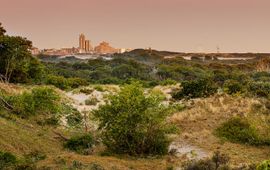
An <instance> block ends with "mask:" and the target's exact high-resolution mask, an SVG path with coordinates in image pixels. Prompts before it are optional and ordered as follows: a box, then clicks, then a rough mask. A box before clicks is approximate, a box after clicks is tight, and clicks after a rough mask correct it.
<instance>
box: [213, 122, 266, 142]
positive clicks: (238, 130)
mask: <svg viewBox="0 0 270 170" xmlns="http://www.w3.org/2000/svg"><path fill="white" fill-rule="evenodd" d="M216 134H217V136H219V137H221V138H224V139H227V140H229V141H231V142H236V143H244V144H251V145H263V144H266V141H263V140H262V139H260V137H259V135H258V134H257V130H256V129H255V128H254V127H253V126H252V125H251V124H250V123H249V122H248V121H247V120H246V119H245V118H239V117H235V118H232V119H230V120H228V121H227V122H225V123H223V124H222V125H221V126H220V127H218V128H217V129H216Z"/></svg>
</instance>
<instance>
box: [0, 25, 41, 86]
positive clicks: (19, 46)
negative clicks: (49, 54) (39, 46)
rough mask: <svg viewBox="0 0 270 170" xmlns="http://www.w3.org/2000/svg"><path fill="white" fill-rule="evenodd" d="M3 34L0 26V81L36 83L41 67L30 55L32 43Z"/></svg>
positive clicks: (3, 31)
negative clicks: (32, 81)
mask: <svg viewBox="0 0 270 170" xmlns="http://www.w3.org/2000/svg"><path fill="white" fill-rule="evenodd" d="M4 33H5V30H4V29H3V28H2V27H1V25H0V80H1V81H2V82H14V83H26V82H31V79H33V80H34V81H37V80H38V79H39V77H41V76H42V74H43V67H42V65H41V63H40V62H39V61H38V60H37V59H36V58H34V57H33V56H32V55H31V53H30V49H31V48H32V42H31V41H29V40H27V39H26V38H23V37H19V36H8V35H4Z"/></svg>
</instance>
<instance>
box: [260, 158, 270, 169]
mask: <svg viewBox="0 0 270 170" xmlns="http://www.w3.org/2000/svg"><path fill="white" fill-rule="evenodd" d="M269 169H270V160H266V161H263V162H262V163H260V164H259V165H258V166H257V170H269Z"/></svg>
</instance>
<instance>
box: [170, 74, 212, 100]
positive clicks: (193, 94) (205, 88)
mask: <svg viewBox="0 0 270 170" xmlns="http://www.w3.org/2000/svg"><path fill="white" fill-rule="evenodd" d="M181 87H182V89H181V90H180V91H179V92H177V93H175V94H173V98H175V99H182V98H198V97H208V96H210V95H212V94H214V93H215V92H216V91H217V87H216V86H215V83H214V82H213V81H212V80H211V79H207V78H205V79H198V80H192V81H184V82H182V83H181Z"/></svg>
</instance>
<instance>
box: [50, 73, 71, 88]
mask: <svg viewBox="0 0 270 170" xmlns="http://www.w3.org/2000/svg"><path fill="white" fill-rule="evenodd" d="M46 84H49V85H54V86H55V87H57V88H59V89H62V90H64V89H67V88H68V87H69V86H68V81H67V79H66V78H65V77H63V76H55V75H48V76H47V81H46Z"/></svg>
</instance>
